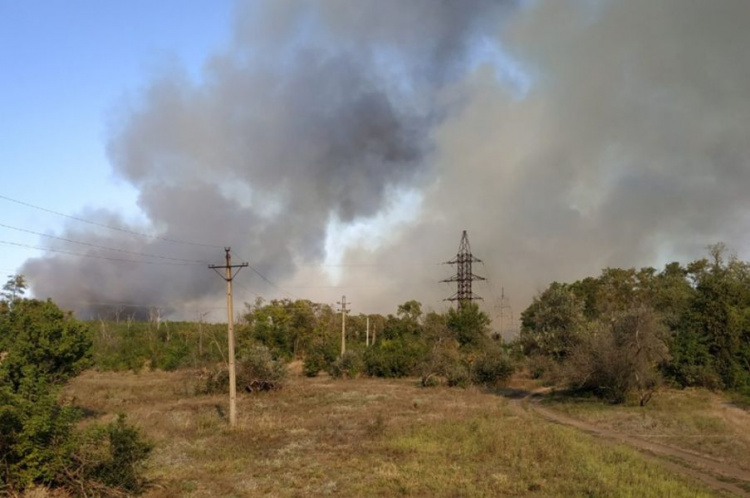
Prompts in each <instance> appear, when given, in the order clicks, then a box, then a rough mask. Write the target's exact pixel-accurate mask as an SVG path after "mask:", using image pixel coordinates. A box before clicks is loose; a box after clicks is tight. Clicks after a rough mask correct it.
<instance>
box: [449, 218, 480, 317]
mask: <svg viewBox="0 0 750 498" xmlns="http://www.w3.org/2000/svg"><path fill="white" fill-rule="evenodd" d="M481 262H482V260H481V259H479V258H477V257H475V256H474V255H473V254H471V246H470V245H469V236H468V235H467V234H466V230H464V232H463V234H462V235H461V244H460V245H459V246H458V254H456V257H455V258H453V259H452V260H450V261H446V262H445V264H446V265H456V274H455V275H453V276H452V277H451V278H447V279H445V280H441V282H456V286H457V287H458V289H457V291H456V293H455V294H453V295H452V296H451V297H449V298H448V299H445V301H458V309H462V308H463V307H464V306H465V305H466V304H467V303H470V302H471V301H475V300H479V299H482V298H481V297H479V296H477V295H476V294H474V293H473V292H472V290H471V282H473V281H474V280H485V278H484V277H480V276H479V275H474V273H473V272H472V270H471V264H472V263H481Z"/></svg>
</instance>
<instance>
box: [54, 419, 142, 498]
mask: <svg viewBox="0 0 750 498" xmlns="http://www.w3.org/2000/svg"><path fill="white" fill-rule="evenodd" d="M152 449H153V445H152V444H151V443H150V442H148V441H146V440H145V439H144V438H143V436H142V434H141V433H140V431H139V430H138V429H137V428H135V427H133V426H131V425H128V424H127V423H126V421H125V416H124V415H118V417H117V419H115V420H114V421H112V422H111V423H109V424H107V425H105V426H101V425H97V426H94V427H91V428H89V429H88V430H87V431H86V432H84V433H83V434H82V435H81V442H80V444H79V448H78V449H77V450H75V451H74V452H73V453H72V455H71V464H70V465H68V468H67V472H66V473H65V479H66V480H67V481H68V487H69V488H74V489H75V490H76V492H80V493H81V494H83V495H87V494H89V495H91V494H94V495H98V494H102V488H104V489H109V490H112V489H115V490H119V491H121V492H123V493H127V494H139V493H141V492H142V491H143V490H144V489H145V487H146V480H145V479H144V478H143V477H142V471H143V466H144V462H145V461H146V459H147V458H148V456H149V455H150V454H151V451H152ZM104 494H108V493H104ZM110 494H111V491H110Z"/></svg>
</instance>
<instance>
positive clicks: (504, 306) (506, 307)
mask: <svg viewBox="0 0 750 498" xmlns="http://www.w3.org/2000/svg"><path fill="white" fill-rule="evenodd" d="M498 308H499V311H500V335H501V336H502V335H503V333H504V332H505V328H504V325H505V324H506V323H510V324H512V323H513V308H511V307H510V299H508V298H507V297H505V287H501V288H500V304H499V306H498ZM506 319H507V320H506Z"/></svg>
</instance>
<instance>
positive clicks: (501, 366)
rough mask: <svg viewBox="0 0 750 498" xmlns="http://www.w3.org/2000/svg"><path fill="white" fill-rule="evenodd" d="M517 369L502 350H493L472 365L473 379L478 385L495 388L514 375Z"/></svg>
mask: <svg viewBox="0 0 750 498" xmlns="http://www.w3.org/2000/svg"><path fill="white" fill-rule="evenodd" d="M514 370H515V367H514V365H513V362H512V361H511V359H510V357H509V356H508V355H507V354H506V353H505V351H503V350H502V349H501V348H499V347H498V348H492V349H490V350H488V351H486V352H485V353H483V354H482V355H480V356H479V357H478V358H477V359H476V360H475V361H474V362H473V363H472V375H471V379H472V381H474V382H475V383H477V384H482V385H485V386H494V385H496V384H498V383H500V382H503V381H506V380H508V379H509V378H510V376H511V375H513V371H514Z"/></svg>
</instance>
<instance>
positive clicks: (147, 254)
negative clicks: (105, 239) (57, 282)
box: [0, 223, 208, 264]
mask: <svg viewBox="0 0 750 498" xmlns="http://www.w3.org/2000/svg"><path fill="white" fill-rule="evenodd" d="M0 227H3V228H8V229H10V230H16V231H18V232H25V233H30V234H33V235H38V236H40V237H47V238H49V239H55V240H62V241H64V242H70V243H71V244H79V245H82V246H88V247H95V248H97V249H105V250H107V251H114V252H119V253H123V254H133V255H136V256H146V257H148V258H158V259H168V260H172V261H182V262H186V263H197V264H208V262H207V261H199V260H195V259H184V258H172V257H170V256H160V255H158V254H149V253H145V252H138V251H128V250H127V249H118V248H116V247H107V246H101V245H98V244H92V243H90V242H83V241H80V240H73V239H68V238H65V237H58V236H56V235H50V234H47V233H42V232H35V231H34V230H28V229H26V228H18V227H12V226H10V225H5V224H3V223H0Z"/></svg>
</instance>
